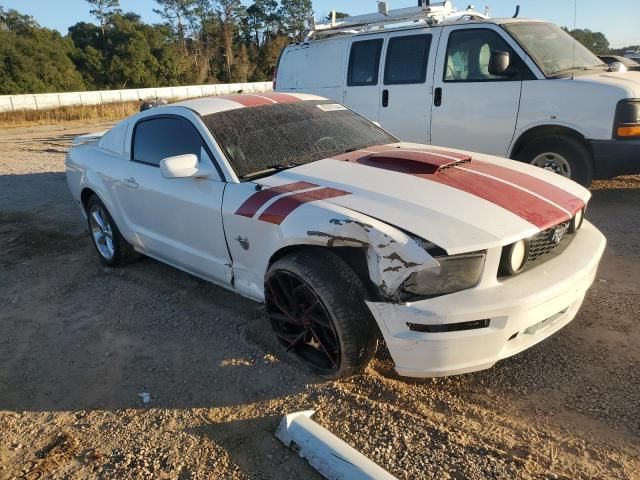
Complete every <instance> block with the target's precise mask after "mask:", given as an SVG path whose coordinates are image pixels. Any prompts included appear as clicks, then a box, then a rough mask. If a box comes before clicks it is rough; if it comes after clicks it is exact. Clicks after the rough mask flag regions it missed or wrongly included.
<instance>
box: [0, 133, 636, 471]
mask: <svg viewBox="0 0 640 480" xmlns="http://www.w3.org/2000/svg"><path fill="white" fill-rule="evenodd" d="M99 129H101V126H100V125H97V124H94V125H89V126H86V125H85V126H77V125H76V126H73V125H71V126H69V125H67V126H56V127H33V128H20V129H11V130H3V131H0V478H28V479H39V478H123V479H124V478H180V479H188V478H225V479H226V478H229V479H236V478H237V479H245V478H252V479H286V478H292V479H315V478H319V477H318V475H317V474H316V473H315V472H314V471H313V470H312V469H311V468H310V467H309V466H308V465H307V464H306V463H305V461H303V460H301V459H299V458H298V457H296V455H295V454H294V453H293V452H291V451H289V450H287V449H286V448H285V447H284V446H283V445H281V444H280V443H279V442H278V441H277V440H276V439H275V438H274V437H273V433H274V431H275V428H276V426H277V424H278V422H279V420H280V418H281V416H282V415H283V414H285V413H288V412H293V411H297V410H301V409H314V410H316V412H317V413H316V414H315V417H314V418H315V420H316V421H317V422H318V423H320V424H321V425H323V426H324V427H326V428H327V429H329V430H330V431H332V432H333V433H335V434H336V435H338V436H340V437H341V438H343V439H344V440H345V441H347V442H348V443H349V444H351V445H353V446H354V447H355V448H357V449H359V450H361V451H362V452H363V453H364V454H365V455H367V456H368V457H370V458H371V459H373V460H374V461H375V462H377V463H378V464H380V465H381V466H382V467H384V468H386V469H387V470H389V471H390V472H391V473H393V474H394V475H396V476H397V477H398V478H401V479H421V478H437V479H446V478H455V479H466V478H471V479H476V478H477V479H481V478H503V479H512V478H527V479H528V478H566V479H577V478H589V479H591V478H615V479H633V478H636V479H638V478H640V354H639V352H640V321H639V320H640V254H639V252H640V177H625V178H622V179H617V180H615V181H609V182H597V183H596V185H595V187H594V191H593V196H594V198H593V200H592V202H591V205H590V209H589V212H588V217H589V218H590V219H591V220H592V221H593V222H594V223H595V224H596V225H597V226H598V227H599V228H600V229H601V230H602V231H603V232H604V233H605V235H606V236H607V238H608V240H609V246H608V248H607V252H606V254H605V258H604V260H603V262H602V265H601V268H600V272H599V274H598V278H597V280H596V282H595V284H594V286H593V288H592V289H591V290H590V292H589V294H588V296H587V299H586V301H585V304H584V306H583V308H582V311H581V312H580V314H579V315H578V317H577V318H576V320H574V321H573V322H572V323H571V324H570V325H569V326H568V327H566V328H565V329H564V330H563V331H561V332H559V333H558V334H557V335H555V336H554V337H552V338H550V339H548V340H547V341H545V342H543V343H542V344H540V345H538V346H536V347H534V348H532V349H530V350H528V351H526V352H524V353H522V354H520V355H518V356H516V357H514V358H511V359H507V360H504V361H502V362H500V363H499V364H498V365H496V366H495V367H494V368H492V369H490V370H487V371H485V372H480V373H476V374H469V375H464V376H458V377H452V378H445V379H437V380H426V381H414V380H407V379H402V378H399V377H398V376H396V375H395V374H394V372H393V368H392V365H391V363H390V362H389V361H388V360H387V359H386V358H384V356H380V357H379V358H377V359H376V360H375V361H374V362H373V363H372V365H371V367H370V368H369V369H368V370H367V372H366V374H364V375H361V376H358V377H355V378H351V379H348V380H346V381H341V382H325V381H322V380H321V379H319V378H318V377H315V376H313V375H310V374H307V373H304V372H303V371H301V369H300V368H299V367H298V366H297V365H296V364H295V363H293V362H292V361H291V360H289V359H288V358H287V357H286V356H285V355H283V354H282V353H281V350H280V348H279V347H278V346H277V345H276V343H275V341H274V340H273V339H272V337H271V335H270V331H269V327H268V325H267V321H266V319H265V317H264V314H263V311H262V310H261V307H260V306H259V305H257V304H255V303H252V302H250V301H248V300H244V299H242V298H241V297H239V296H237V295H235V294H233V293H230V292H228V291H225V290H223V289H221V288H218V287H216V286H213V285H211V284H208V283H205V282H203V281H200V280H198V279H195V278H193V277H191V276H189V275H187V274H184V273H181V272H179V271H177V270H175V269H173V268H171V267H168V266H165V265H162V264H160V263H158V262H155V261H152V260H149V259H145V260H143V261H141V262H139V263H137V264H134V265H131V266H129V267H127V268H125V269H110V268H104V267H102V266H101V265H100V263H99V261H98V258H97V256H96V254H95V252H94V250H93V247H92V246H91V244H90V240H89V236H88V234H87V229H86V225H85V223H84V221H83V219H82V217H81V215H80V213H79V211H77V208H76V206H75V205H74V204H73V202H72V200H71V197H70V195H69V193H68V191H67V186H66V183H65V178H64V164H63V162H64V154H65V152H66V150H67V148H68V146H69V144H70V141H71V139H72V138H73V137H74V136H75V135H78V134H82V133H88V132H90V131H96V130H99ZM142 392H148V393H150V395H151V400H150V402H149V403H148V404H146V405H145V404H143V403H142V402H141V400H140V398H139V397H138V394H139V393H142Z"/></svg>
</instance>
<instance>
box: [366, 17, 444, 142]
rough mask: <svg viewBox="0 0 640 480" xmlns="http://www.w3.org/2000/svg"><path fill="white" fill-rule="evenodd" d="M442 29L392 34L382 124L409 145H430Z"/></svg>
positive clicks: (387, 49) (385, 64)
mask: <svg viewBox="0 0 640 480" xmlns="http://www.w3.org/2000/svg"><path fill="white" fill-rule="evenodd" d="M441 31H442V29H441V28H429V29H420V30H410V31H405V32H398V33H397V34H389V39H388V41H387V48H386V51H385V54H384V57H385V61H384V69H383V74H382V88H381V90H382V92H381V94H380V113H379V118H380V120H379V122H380V124H381V125H382V126H383V127H384V128H385V129H386V130H388V131H389V132H391V133H392V134H394V135H395V136H397V137H398V138H400V139H402V140H405V141H408V142H418V143H429V141H430V138H429V137H430V133H429V127H430V117H431V89H432V88H433V65H434V64H435V60H436V52H437V46H438V38H439V36H440V32H441Z"/></svg>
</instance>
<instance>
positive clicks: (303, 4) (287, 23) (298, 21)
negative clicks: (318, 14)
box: [280, 0, 313, 40]
mask: <svg viewBox="0 0 640 480" xmlns="http://www.w3.org/2000/svg"><path fill="white" fill-rule="evenodd" d="M280 5H281V6H280V17H281V19H282V26H283V28H284V31H285V32H286V33H287V34H288V35H289V36H290V37H293V38H295V39H296V40H302V39H303V38H304V32H305V29H306V28H307V20H308V19H309V18H310V17H312V16H313V5H312V4H311V0H282V1H281V2H280Z"/></svg>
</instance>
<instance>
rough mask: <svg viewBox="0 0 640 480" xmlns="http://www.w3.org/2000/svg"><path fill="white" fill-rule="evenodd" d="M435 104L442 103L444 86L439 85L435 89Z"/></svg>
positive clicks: (437, 105)
mask: <svg viewBox="0 0 640 480" xmlns="http://www.w3.org/2000/svg"><path fill="white" fill-rule="evenodd" d="M433 104H434V105H435V106H436V107H439V106H440V105H442V88H440V87H438V88H436V89H435V90H434V91H433Z"/></svg>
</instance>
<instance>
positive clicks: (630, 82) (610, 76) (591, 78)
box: [573, 71, 640, 98]
mask: <svg viewBox="0 0 640 480" xmlns="http://www.w3.org/2000/svg"><path fill="white" fill-rule="evenodd" d="M573 81H575V82H580V83H586V84H593V85H606V86H608V87H612V88H616V89H618V90H621V92H620V98H640V72H635V71H631V72H619V73H616V72H602V73H598V74H595V75H576V76H575V77H574V78H573Z"/></svg>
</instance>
